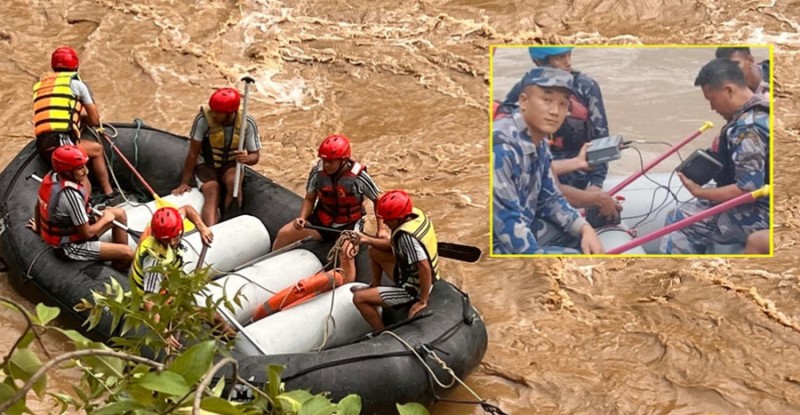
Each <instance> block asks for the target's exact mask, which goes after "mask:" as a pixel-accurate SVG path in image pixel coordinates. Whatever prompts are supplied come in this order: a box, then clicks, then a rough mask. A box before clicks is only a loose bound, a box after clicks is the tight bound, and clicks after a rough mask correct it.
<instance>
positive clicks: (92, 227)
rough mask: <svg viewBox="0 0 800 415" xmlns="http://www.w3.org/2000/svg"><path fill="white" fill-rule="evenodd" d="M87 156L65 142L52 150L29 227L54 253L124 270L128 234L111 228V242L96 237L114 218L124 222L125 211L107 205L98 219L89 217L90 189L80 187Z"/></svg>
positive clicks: (127, 260) (129, 258) (129, 256)
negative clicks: (47, 171) (104, 262)
mask: <svg viewBox="0 0 800 415" xmlns="http://www.w3.org/2000/svg"><path fill="white" fill-rule="evenodd" d="M88 159H89V157H88V156H87V155H86V152H84V151H83V150H82V149H81V148H79V147H76V146H72V145H67V146H62V147H58V148H57V149H56V150H55V151H54V152H53V157H52V164H53V170H54V171H52V172H50V173H49V174H48V175H47V176H45V178H44V180H43V181H42V185H41V186H40V188H39V199H38V201H37V205H36V211H35V217H34V219H32V220H31V222H30V223H29V224H28V227H30V228H31V229H33V231H34V232H36V233H38V234H39V235H40V236H41V237H42V240H43V241H44V242H46V243H48V244H50V245H52V246H53V247H54V248H55V252H56V255H57V256H58V257H59V258H61V259H65V260H72V261H96V260H100V261H111V266H112V267H114V268H115V269H117V270H119V271H125V270H127V269H128V267H130V264H131V261H132V260H133V251H132V250H131V248H130V247H129V246H128V234H127V233H125V230H123V229H121V228H119V227H114V229H113V231H112V235H113V236H112V241H113V242H100V241H98V240H97V238H98V237H99V236H100V235H102V234H103V233H105V232H106V231H107V230H108V229H110V228H112V226H113V222H114V221H115V220H116V221H118V222H119V223H121V224H123V225H124V224H126V223H127V216H126V214H125V210H123V209H121V208H107V209H105V210H104V211H103V215H102V217H101V218H100V219H98V220H96V221H92V220H91V219H90V218H89V215H88V213H87V212H88V211H89V210H90V207H89V197H88V194H89V192H90V190H89V189H86V188H84V187H83V185H82V183H84V182H85V181H86V175H87V174H89V170H88V169H87V168H86V162H87V161H88Z"/></svg>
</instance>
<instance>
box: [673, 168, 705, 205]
mask: <svg viewBox="0 0 800 415" xmlns="http://www.w3.org/2000/svg"><path fill="white" fill-rule="evenodd" d="M678 178H679V179H681V183H683V187H685V188H686V190H688V191H689V193H691V194H692V196H694V197H698V198H701V199H702V197H701V196H700V193H702V189H703V186H700V185H699V184H697V183H695V182H694V181H693V180H692V179H690V178H688V177H686V176H684V175H683V173H678Z"/></svg>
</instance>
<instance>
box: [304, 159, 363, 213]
mask: <svg viewBox="0 0 800 415" xmlns="http://www.w3.org/2000/svg"><path fill="white" fill-rule="evenodd" d="M366 169H367V167H366V166H362V165H361V164H359V163H358V162H353V167H352V168H351V169H350V170H349V171H347V172H344V173H342V174H341V175H339V177H338V178H335V177H331V176H330V175H329V174H328V173H326V172H325V169H323V168H322V166H321V164H320V168H319V173H317V174H318V175H317V206H316V208H315V209H314V214H315V215H316V216H317V218H318V219H319V221H320V222H321V223H322V224H323V225H324V226H330V225H331V224H332V223H337V224H349V223H353V222H355V221H357V220H359V219H361V217H362V216H364V215H366V214H367V211H366V210H364V204H363V202H364V195H363V194H361V193H356V191H355V190H356V180H357V178H358V175H359V174H360V173H361V171H362V170H366Z"/></svg>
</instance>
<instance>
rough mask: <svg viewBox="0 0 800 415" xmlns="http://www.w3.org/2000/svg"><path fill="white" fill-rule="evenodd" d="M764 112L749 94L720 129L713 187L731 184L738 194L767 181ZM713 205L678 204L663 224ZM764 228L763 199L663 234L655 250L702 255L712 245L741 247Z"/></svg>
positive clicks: (766, 213) (701, 202)
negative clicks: (720, 169)
mask: <svg viewBox="0 0 800 415" xmlns="http://www.w3.org/2000/svg"><path fill="white" fill-rule="evenodd" d="M763 105H765V106H766V107H764V106H763ZM768 110H769V103H764V102H763V101H762V100H761V99H760V97H757V96H754V97H753V99H751V100H750V101H748V102H747V103H745V105H743V106H742V108H740V109H739V110H738V111H737V112H736V114H734V116H733V117H732V118H731V121H730V122H729V123H728V124H726V125H725V126H724V127H723V128H722V133H721V134H720V144H724V145H725V146H726V148H727V149H728V150H724V151H721V153H722V155H723V157H722V161H723V163H724V168H723V172H722V173H720V175H718V176H717V177H716V178H715V181H716V183H717V187H722V186H726V185H730V184H736V186H738V187H739V189H741V190H742V191H745V192H752V191H754V190H756V189H759V188H760V187H762V186H763V185H764V184H767V183H769V112H768ZM723 140H724V141H723ZM713 205H714V204H713V203H712V202H710V201H708V200H699V199H698V200H695V201H693V202H689V203H683V204H681V205H679V206H678V207H677V208H676V209H673V210H672V211H670V213H669V214H668V215H667V221H666V225H669V224H672V223H675V222H677V221H679V220H681V219H684V218H686V217H689V216H692V215H694V214H696V213H699V212H700V211H702V210H706V209H708V208H710V207H712V206H713ZM768 227H769V198H766V197H764V198H760V199H758V201H756V202H755V203H747V204H744V205H740V206H737V207H735V208H733V209H729V210H727V211H725V212H722V213H720V214H719V215H716V216H712V217H710V218H708V219H705V220H703V221H700V222H697V223H695V224H693V225H691V226H688V227H686V228H683V229H681V230H678V231H675V232H673V233H671V234H669V235H667V236H665V237H664V238H662V239H661V252H664V253H667V254H698V253H699V254H702V253H705V252H706V248H707V246H708V245H709V244H710V243H712V242H718V243H726V244H730V243H741V244H744V243H745V242H746V241H747V236H748V235H750V234H751V233H753V232H755V231H757V230H761V229H767V228H768Z"/></svg>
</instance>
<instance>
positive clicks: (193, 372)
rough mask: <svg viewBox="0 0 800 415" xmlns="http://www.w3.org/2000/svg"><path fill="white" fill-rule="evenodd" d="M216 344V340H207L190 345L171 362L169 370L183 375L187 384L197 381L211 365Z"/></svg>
mask: <svg viewBox="0 0 800 415" xmlns="http://www.w3.org/2000/svg"><path fill="white" fill-rule="evenodd" d="M216 346H217V345H216V342H214V341H213V340H208V341H204V342H202V343H198V344H196V345H194V346H192V347H190V348H189V350H187V351H185V352H184V353H183V354H181V355H180V356H178V358H177V359H175V361H174V362H172V364H171V365H170V367H169V370H170V371H172V372H175V373H177V374H179V375H181V376H183V379H185V380H186V383H187V384H189V385H193V384H195V383H197V381H198V380H200V378H202V377H203V374H205V373H206V371H208V369H209V368H210V367H211V362H212V361H213V359H214V354H215V352H216Z"/></svg>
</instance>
